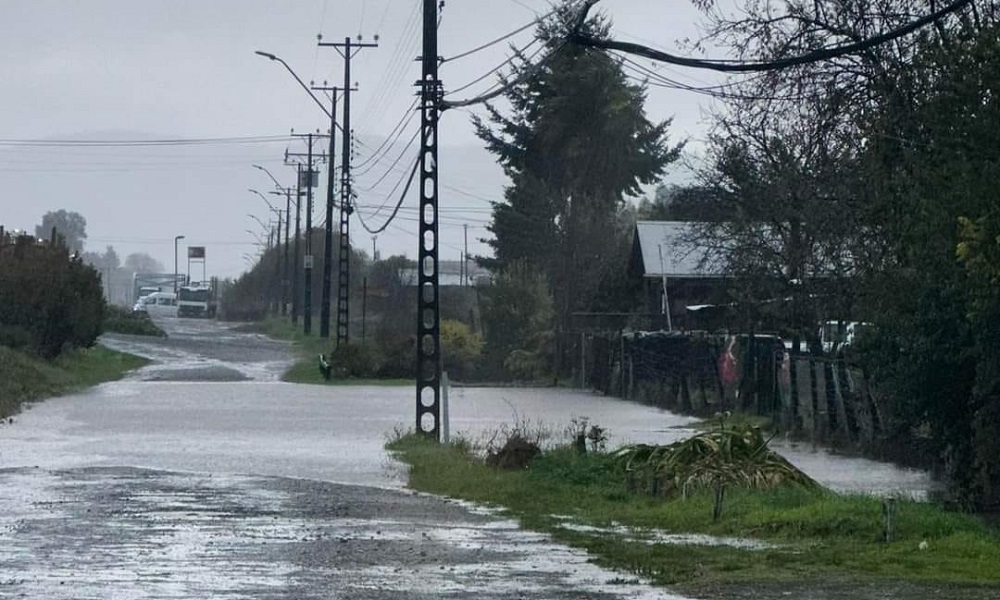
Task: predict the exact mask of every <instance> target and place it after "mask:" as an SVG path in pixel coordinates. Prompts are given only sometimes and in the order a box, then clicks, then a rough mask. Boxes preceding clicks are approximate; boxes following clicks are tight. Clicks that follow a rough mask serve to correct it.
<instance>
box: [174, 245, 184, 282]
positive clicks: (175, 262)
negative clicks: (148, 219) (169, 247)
mask: <svg viewBox="0 0 1000 600" xmlns="http://www.w3.org/2000/svg"><path fill="white" fill-rule="evenodd" d="M183 239H184V236H183V235H178V236H175V237H174V295H175V296H176V295H177V242H179V241H181V240H183Z"/></svg>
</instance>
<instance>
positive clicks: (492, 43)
mask: <svg viewBox="0 0 1000 600" xmlns="http://www.w3.org/2000/svg"><path fill="white" fill-rule="evenodd" d="M556 10H557V9H555V8H554V9H552V10H550V11H549V12H548V13H546V14H545V15H543V16H541V17H538V18H537V19H535V20H534V21H531V22H530V23H527V24H525V25H522V26H521V27H518V28H517V29H515V30H514V31H511V32H510V33H507V34H505V35H502V36H500V37H498V38H496V39H494V40H490V41H488V42H486V43H485V44H482V45H480V46H476V47H475V48H473V49H471V50H466V51H465V52H462V53H459V54H456V55H455V56H450V57H447V58H442V59H441V61H440V62H439V63H438V64H439V65H444V64H445V63H447V62H452V61H456V60H459V59H461V58H465V57H466V56H471V55H473V54H475V53H477V52H480V51H482V50H485V49H487V48H489V47H491V46H495V45H496V44H499V43H500V42H502V41H504V40H507V39H510V38H512V37H514V36H515V35H517V34H519V33H521V32H522V31H524V30H525V29H529V28H531V27H534V26H536V25H537V24H538V22H539V21H541V20H543V19H547V18H548V17H550V16H551V15H552V14H553V13H554V12H556ZM536 39H537V38H536Z"/></svg>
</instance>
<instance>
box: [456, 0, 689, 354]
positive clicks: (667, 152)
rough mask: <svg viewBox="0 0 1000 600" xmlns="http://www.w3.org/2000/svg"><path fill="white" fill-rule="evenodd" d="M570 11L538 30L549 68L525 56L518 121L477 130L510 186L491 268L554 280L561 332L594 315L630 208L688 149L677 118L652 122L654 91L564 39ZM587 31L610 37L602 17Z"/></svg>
mask: <svg viewBox="0 0 1000 600" xmlns="http://www.w3.org/2000/svg"><path fill="white" fill-rule="evenodd" d="M572 4H574V3H571V2H564V3H563V5H562V7H561V8H560V9H559V10H557V11H556V13H555V16H554V18H553V19H552V20H551V21H548V22H546V23H543V24H541V25H540V26H539V29H538V32H537V34H536V35H537V37H538V39H539V40H540V41H541V42H542V44H543V46H544V51H543V52H544V54H543V56H544V58H541V59H539V60H541V64H540V65H538V66H535V65H532V64H529V61H528V60H527V59H526V58H525V57H524V56H520V57H519V59H520V60H519V66H518V67H517V68H516V69H515V74H514V79H512V81H516V82H517V83H516V84H515V85H513V86H512V87H511V88H510V89H509V90H508V91H507V92H506V94H505V98H506V100H507V101H508V102H509V103H510V106H511V111H510V114H509V115H507V114H503V113H502V112H501V111H500V109H498V108H496V107H494V106H487V111H488V117H487V118H486V119H479V118H477V119H475V121H474V122H475V125H476V131H477V134H478V135H479V137H480V138H481V139H483V140H484V141H485V142H486V146H487V148H488V149H489V150H490V151H491V152H492V153H494V154H496V155H497V157H498V158H499V162H500V164H501V165H502V166H503V168H504V171H505V173H506V175H507V177H508V178H509V184H508V186H507V188H506V189H505V191H504V201H503V202H498V203H495V204H494V206H493V220H492V223H491V224H490V226H489V227H488V229H489V231H490V232H491V233H492V234H493V236H494V237H493V238H492V239H490V240H487V243H488V244H489V245H490V246H491V247H492V248H493V251H494V258H493V259H488V260H484V261H483V262H484V263H485V264H486V265H487V266H489V267H490V268H492V269H493V270H495V271H503V270H505V269H506V268H507V267H509V266H510V265H512V264H513V263H515V262H519V261H523V262H525V263H527V264H529V265H531V266H532V267H534V268H536V269H538V270H540V271H541V272H543V273H545V274H546V276H547V278H548V280H549V284H550V287H551V289H552V290H553V293H554V296H555V307H556V328H557V331H564V330H565V329H566V326H567V325H568V321H569V318H570V316H571V315H572V313H573V312H576V311H586V310H591V309H592V307H593V305H594V302H595V299H596V298H597V297H599V296H602V295H603V294H601V293H600V290H599V287H600V285H601V282H602V281H606V280H609V279H612V278H608V277H606V275H607V274H608V273H609V272H611V271H615V270H618V271H620V270H621V269H622V268H623V264H622V263H621V260H620V256H619V255H618V253H617V252H616V249H617V248H619V247H620V240H619V239H618V237H619V236H620V235H621V232H620V230H619V229H618V228H617V227H616V226H615V222H616V216H617V215H618V212H619V209H620V208H621V207H622V204H623V202H624V199H625V198H626V197H627V196H635V195H637V194H638V193H639V191H640V188H641V186H643V185H646V184H651V183H654V182H655V181H657V179H658V177H659V176H660V175H661V174H662V173H663V171H664V169H665V168H666V167H667V165H669V164H670V163H671V162H673V161H674V160H676V159H677V158H678V156H679V154H680V150H681V145H677V146H670V145H669V144H668V143H667V139H666V137H667V135H666V132H667V128H668V126H669V124H670V122H669V121H666V122H662V123H652V122H650V121H649V120H648V119H647V118H646V115H645V112H644V108H643V105H644V102H645V89H644V88H643V86H641V85H636V84H633V83H630V82H629V80H628V78H627V77H626V75H625V73H624V71H623V69H622V65H621V62H620V61H619V60H618V59H616V58H615V57H612V56H610V55H609V54H607V53H606V52H603V51H600V50H596V49H593V48H585V47H581V46H577V45H574V44H570V43H567V42H566V41H565V38H566V35H567V34H568V33H569V31H570V30H571V28H572V27H573V26H574V24H575V19H576V17H577V13H576V11H575V10H573V7H572ZM583 28H584V29H585V30H587V31H588V32H589V34H590V35H594V36H607V30H608V25H607V22H606V21H605V20H604V19H603V18H602V17H600V16H596V17H593V18H591V19H590V20H588V21H587V22H586V23H584V24H583ZM559 355H560V352H559V351H558V350H557V352H556V357H557V360H558V357H559Z"/></svg>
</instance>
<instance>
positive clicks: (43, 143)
mask: <svg viewBox="0 0 1000 600" xmlns="http://www.w3.org/2000/svg"><path fill="white" fill-rule="evenodd" d="M290 137H291V136H288V135H258V136H245V137H218V138H164V139H149V140H145V139H131V140H59V139H54V140H46V139H34V140H32V139H0V146H15V147H57V146H62V147H67V148H88V147H108V148H115V147H134V146H203V145H222V144H267V143H272V142H288V141H289V139H290Z"/></svg>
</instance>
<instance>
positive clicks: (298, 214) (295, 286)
mask: <svg viewBox="0 0 1000 600" xmlns="http://www.w3.org/2000/svg"><path fill="white" fill-rule="evenodd" d="M285 160H288V156H287V155H286V156H285ZM301 222H302V165H301V164H299V165H296V166H295V259H294V260H293V261H292V265H293V267H294V268H293V269H292V324H293V325H298V324H299V306H300V305H299V302H301V299H302V294H301V289H300V287H299V269H300V268H301V265H300V263H299V257H300V256H302V252H301V248H300V243H301V242H300V240H301V239H302V229H301Z"/></svg>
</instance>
